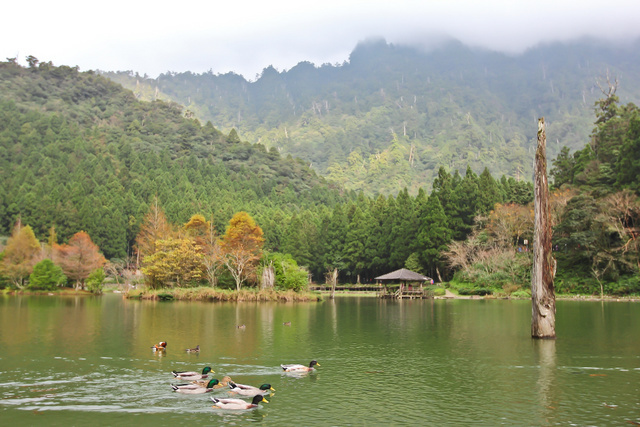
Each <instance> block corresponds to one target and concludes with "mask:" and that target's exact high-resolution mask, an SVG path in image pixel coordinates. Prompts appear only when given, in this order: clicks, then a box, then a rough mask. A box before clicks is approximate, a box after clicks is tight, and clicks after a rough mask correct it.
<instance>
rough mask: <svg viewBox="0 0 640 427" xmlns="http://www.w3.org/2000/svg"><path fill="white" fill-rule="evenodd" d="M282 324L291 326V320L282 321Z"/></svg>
mask: <svg viewBox="0 0 640 427" xmlns="http://www.w3.org/2000/svg"><path fill="white" fill-rule="evenodd" d="M282 324H283V325H284V326H291V322H283V323H282Z"/></svg>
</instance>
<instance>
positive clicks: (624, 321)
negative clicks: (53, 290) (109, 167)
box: [0, 294, 640, 426]
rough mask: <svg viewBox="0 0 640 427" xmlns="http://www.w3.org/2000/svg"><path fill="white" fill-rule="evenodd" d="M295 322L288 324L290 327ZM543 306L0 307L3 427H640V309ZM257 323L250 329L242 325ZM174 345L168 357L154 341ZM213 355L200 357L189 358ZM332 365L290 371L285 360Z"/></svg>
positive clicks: (17, 299) (39, 303)
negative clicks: (534, 311)
mask: <svg viewBox="0 0 640 427" xmlns="http://www.w3.org/2000/svg"><path fill="white" fill-rule="evenodd" d="M284 322H291V325H290V326H288V325H284ZM530 322H531V302H530V301H506V300H404V301H395V300H379V299H377V298H374V297H338V298H336V300H335V301H331V300H326V301H324V302H320V303H205V302H153V301H131V300H125V299H123V298H122V297H121V296H120V295H117V294H108V295H104V296H102V297H87V296H83V297H73V296H71V297H62V296H3V297H0V397H1V399H0V419H1V420H2V424H4V425H14V424H15V425H17V424H28V425H65V426H68V425H89V424H93V425H132V424H134V423H135V424H136V425H137V426H144V425H156V426H157V425H176V424H178V425H180V424H186V423H191V424H194V425H204V424H210V423H226V424H241V425H246V424H247V423H250V422H257V423H263V424H265V425H277V426H298V425H305V426H309V425H320V426H324V425H336V426H348V425H383V424H385V425H387V424H390V425H434V426H435V425H442V424H455V425H469V424H477V425H501V424H502V425H630V424H631V425H632V424H635V425H640V305H639V304H638V303H631V302H585V301H558V302H557V318H556V332H557V335H558V338H557V340H555V341H554V340H544V341H534V340H532V339H531V338H530ZM242 324H244V325H245V327H244V328H237V327H236V325H242ZM160 341H166V342H167V343H168V345H167V350H166V352H161V353H154V352H153V351H152V350H151V346H152V345H153V344H156V343H158V342H160ZM196 345H200V348H201V351H200V353H197V354H190V353H187V352H186V351H185V349H186V348H190V347H195V346H196ZM312 359H316V360H317V361H318V362H319V363H320V365H321V366H320V367H318V368H317V370H316V372H314V373H312V374H306V375H300V376H292V375H288V374H285V373H283V371H282V369H281V368H280V366H279V365H280V364H281V363H301V364H308V363H309V362H310V361H311V360H312ZM204 366H211V367H212V368H213V370H214V371H215V374H214V375H213V376H212V377H213V378H219V379H221V378H222V377H223V376H224V375H229V376H231V377H232V378H233V379H234V381H236V382H238V383H243V384H251V385H255V386H259V385H261V384H263V383H270V384H271V385H272V386H273V388H275V389H276V392H275V393H274V394H273V395H272V396H267V399H268V400H269V403H268V404H267V403H263V404H261V405H260V407H259V408H258V409H255V410H250V411H241V412H237V413H234V412H231V411H228V410H226V411H225V410H219V409H213V408H212V404H213V403H212V402H211V401H210V400H209V397H210V396H211V395H216V396H222V395H225V394H226V391H222V392H214V393H207V394H201V395H182V394H178V393H174V392H173V391H172V389H171V387H170V384H172V383H180V382H181V381H175V380H174V379H173V376H172V375H171V371H172V370H198V371H201V370H202V368H203V367H204Z"/></svg>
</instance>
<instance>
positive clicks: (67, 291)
mask: <svg viewBox="0 0 640 427" xmlns="http://www.w3.org/2000/svg"><path fill="white" fill-rule="evenodd" d="M2 293H3V294H4V295H58V296H67V295H68V296H78V295H95V294H94V293H92V292H90V291H87V290H83V289H80V290H76V289H74V288H57V289H52V290H42V289H9V288H7V289H2Z"/></svg>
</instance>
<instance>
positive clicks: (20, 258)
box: [0, 221, 41, 289]
mask: <svg viewBox="0 0 640 427" xmlns="http://www.w3.org/2000/svg"><path fill="white" fill-rule="evenodd" d="M40 251H41V250H40V243H38V239H36V236H35V234H34V233H33V230H32V229H31V227H30V226H28V225H26V226H23V225H22V223H21V222H20V221H18V223H17V224H16V226H15V227H14V228H13V232H12V233H11V237H9V240H8V241H7V247H6V248H5V250H4V257H3V258H2V262H0V274H2V275H3V276H5V277H7V278H8V279H9V280H11V282H12V283H13V284H14V285H15V286H16V287H17V288H19V289H22V288H24V287H25V280H26V279H27V278H28V277H29V275H30V274H31V273H32V272H33V266H34V265H35V264H36V263H37V262H38V261H39V259H38V255H39V254H40Z"/></svg>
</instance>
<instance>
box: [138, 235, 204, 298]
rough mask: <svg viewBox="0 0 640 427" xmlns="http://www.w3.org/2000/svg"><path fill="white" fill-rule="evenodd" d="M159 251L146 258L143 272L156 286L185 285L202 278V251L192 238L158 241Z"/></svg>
mask: <svg viewBox="0 0 640 427" xmlns="http://www.w3.org/2000/svg"><path fill="white" fill-rule="evenodd" d="M156 246H157V251H156V252H155V253H154V254H152V255H149V256H146V257H145V258H144V267H142V272H143V273H144V274H145V275H146V276H150V277H153V278H154V282H153V283H154V286H155V287H157V286H160V285H162V286H170V285H175V286H178V287H180V286H184V285H186V284H188V283H190V282H196V281H199V280H200V279H201V278H202V258H203V255H202V252H201V249H200V246H199V245H197V244H196V243H195V241H194V240H193V239H191V238H183V239H173V238H170V239H166V240H158V241H156Z"/></svg>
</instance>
